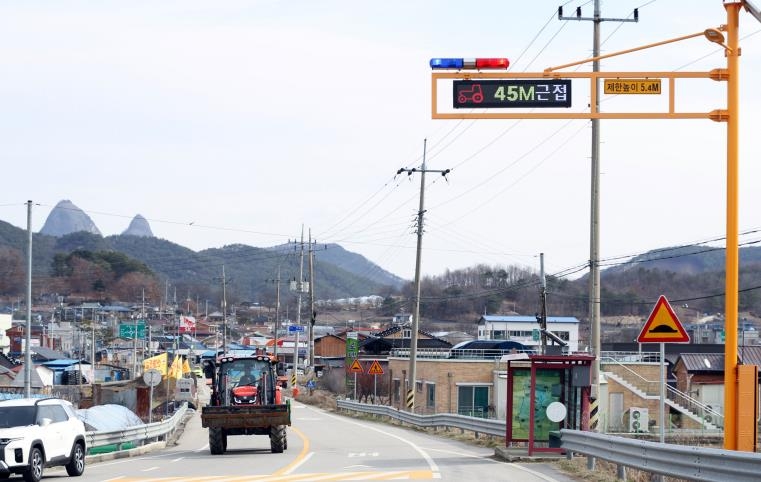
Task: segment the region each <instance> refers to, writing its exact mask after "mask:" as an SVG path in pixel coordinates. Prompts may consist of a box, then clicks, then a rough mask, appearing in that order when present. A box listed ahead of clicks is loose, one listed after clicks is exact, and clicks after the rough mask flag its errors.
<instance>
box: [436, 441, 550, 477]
mask: <svg viewBox="0 0 761 482" xmlns="http://www.w3.org/2000/svg"><path fill="white" fill-rule="evenodd" d="M428 450H432V451H434V452H444V453H449V454H452V455H460V456H462V457H471V458H474V459H481V460H484V461H488V462H493V463H495V464H504V463H507V462H503V461H500V460H494V459H493V458H491V455H486V454H484V455H478V454H469V453H465V452H456V451H454V450H445V449H437V448H430V447H429V448H428ZM510 466H511V467H515V468H517V469H519V470H523V471H524V472H528V473H530V474H531V475H534V476H536V477H539V478H540V479H542V480H544V481H546V482H558V481H557V479H553V478H552V477H550V476H548V475H544V474H542V473H540V472H536V471H535V470H531V469H529V468H526V467H523V466H521V465H517V464H514V463H511V464H510Z"/></svg>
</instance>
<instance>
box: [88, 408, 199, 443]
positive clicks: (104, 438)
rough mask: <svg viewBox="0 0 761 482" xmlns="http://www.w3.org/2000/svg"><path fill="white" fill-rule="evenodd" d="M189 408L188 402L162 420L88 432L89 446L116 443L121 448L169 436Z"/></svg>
mask: <svg viewBox="0 0 761 482" xmlns="http://www.w3.org/2000/svg"><path fill="white" fill-rule="evenodd" d="M187 410H188V404H187V403H183V404H182V405H181V406H180V408H178V409H177V411H175V412H174V415H172V416H171V417H170V418H168V419H166V420H163V421H161V422H153V423H148V424H144V425H135V426H133V427H127V428H123V429H119V430H113V431H108V432H87V433H86V434H85V435H86V437H87V447H88V448H95V447H103V446H106V445H116V446H117V449H120V448H121V446H122V445H124V444H127V443H129V442H143V441H146V440H151V439H160V438H161V437H165V438H166V437H169V436H170V435H172V434H173V433H174V431H175V430H176V429H177V427H178V426H179V425H180V422H182V419H183V418H184V417H185V413H186V412H187Z"/></svg>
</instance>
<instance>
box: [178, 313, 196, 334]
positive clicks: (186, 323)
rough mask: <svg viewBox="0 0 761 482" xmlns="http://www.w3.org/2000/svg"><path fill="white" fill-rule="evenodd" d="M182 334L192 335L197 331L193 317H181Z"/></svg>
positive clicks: (180, 330) (180, 329)
mask: <svg viewBox="0 0 761 482" xmlns="http://www.w3.org/2000/svg"><path fill="white" fill-rule="evenodd" d="M178 329H179V332H180V333H192V332H193V331H195V329H196V319H195V317H193V316H181V317H180V326H179V328H178Z"/></svg>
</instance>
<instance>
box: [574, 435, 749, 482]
mask: <svg viewBox="0 0 761 482" xmlns="http://www.w3.org/2000/svg"><path fill="white" fill-rule="evenodd" d="M560 446H561V447H562V448H563V449H565V450H566V451H567V452H566V455H567V456H568V458H570V457H571V456H572V455H573V452H576V453H579V454H583V455H586V456H587V457H590V462H589V463H588V466H589V467H590V468H592V467H593V466H594V458H599V459H602V460H606V461H608V462H611V463H613V464H616V465H617V466H618V478H619V479H620V480H626V470H625V467H630V468H633V469H637V470H642V471H645V472H650V473H652V474H658V475H665V476H668V477H677V478H680V479H687V480H701V481H716V482H726V481H728V480H731V481H733V482H744V481H748V482H750V481H758V480H759V471H761V454H757V453H749V452H736V451H732V450H723V449H713V448H706V447H694V446H688V445H675V444H663V443H658V442H650V441H646V440H636V439H629V438H625V437H616V436H613V435H605V434H599V433H595V432H582V431H579V430H566V429H563V430H561V431H560Z"/></svg>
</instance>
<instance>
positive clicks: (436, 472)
mask: <svg viewBox="0 0 761 482" xmlns="http://www.w3.org/2000/svg"><path fill="white" fill-rule="evenodd" d="M302 407H304V408H308V409H309V410H312V411H317V409H315V408H314V407H311V406H307V405H302ZM318 413H319V412H318ZM323 415H324V416H326V417H331V418H334V419H336V420H339V421H342V422H346V423H351V424H354V425H358V426H360V427H362V428H364V429H368V430H372V431H374V432H378V433H382V434H383V435H386V436H387V437H391V438H395V439H396V440H399V441H400V442H404V443H405V444H407V445H409V446H410V447H412V448H413V449H414V450H415V451H416V452H417V453H418V454H420V456H421V457H423V458H424V459H425V461H426V462H427V463H428V467H430V469H431V472H433V478H434V479H438V478H441V474H440V473H439V467H438V465H436V462H435V461H434V460H433V458H431V456H430V455H428V452H426V451H425V450H423V448H422V447H420V446H419V445H417V444H415V443H412V442H410V441H409V440H406V439H404V438H402V437H400V436H399V435H396V434H393V433H390V432H386V431H385V430H381V429H379V428H377V427H373V426H372V425H367V424H364V423H361V422H355V421H354V420H351V419H347V418H345V417H339V416H337V415H332V414H330V413H327V412H324V413H323Z"/></svg>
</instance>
